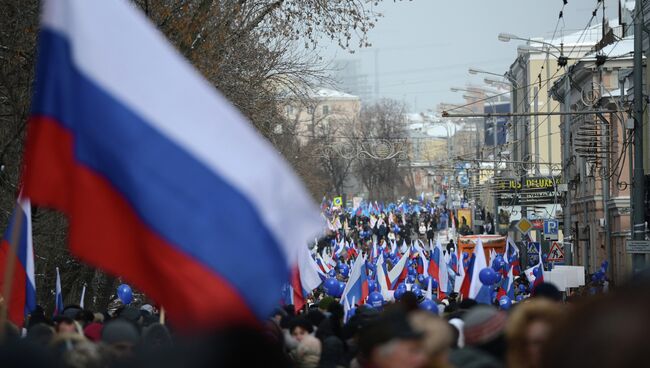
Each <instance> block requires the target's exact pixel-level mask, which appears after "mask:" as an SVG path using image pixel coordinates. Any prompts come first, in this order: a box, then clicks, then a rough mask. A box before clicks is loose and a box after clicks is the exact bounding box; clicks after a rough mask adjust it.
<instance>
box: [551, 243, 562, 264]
mask: <svg viewBox="0 0 650 368" xmlns="http://www.w3.org/2000/svg"><path fill="white" fill-rule="evenodd" d="M547 259H548V261H549V262H564V250H562V247H561V246H560V243H558V242H553V244H552V245H551V250H550V251H549V252H548V258H547Z"/></svg>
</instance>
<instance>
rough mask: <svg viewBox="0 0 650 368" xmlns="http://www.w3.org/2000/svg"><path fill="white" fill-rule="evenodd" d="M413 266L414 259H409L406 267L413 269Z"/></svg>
mask: <svg viewBox="0 0 650 368" xmlns="http://www.w3.org/2000/svg"><path fill="white" fill-rule="evenodd" d="M411 266H413V260H412V259H407V260H406V267H407V268H411Z"/></svg>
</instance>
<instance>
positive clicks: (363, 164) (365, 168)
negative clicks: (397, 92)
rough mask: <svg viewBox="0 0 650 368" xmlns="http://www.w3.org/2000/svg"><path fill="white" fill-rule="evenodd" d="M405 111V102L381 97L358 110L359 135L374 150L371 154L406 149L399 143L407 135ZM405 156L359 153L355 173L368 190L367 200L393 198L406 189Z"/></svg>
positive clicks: (384, 153) (362, 141)
mask: <svg viewBox="0 0 650 368" xmlns="http://www.w3.org/2000/svg"><path fill="white" fill-rule="evenodd" d="M405 112H406V109H405V107H404V104H402V103H399V102H396V101H393V100H381V101H379V102H377V103H375V104H373V105H370V106H367V107H365V108H364V109H362V110H361V116H360V119H359V123H360V124H359V137H360V139H361V143H362V144H365V145H366V147H367V148H366V149H367V150H370V151H374V153H375V154H374V155H373V156H380V157H381V156H384V157H388V156H390V152H386V151H387V150H404V151H406V147H404V146H402V145H400V143H402V142H403V141H404V140H405V137H406V125H405V124H406V122H405ZM370 153H371V154H372V153H373V152H370ZM405 156H406V155H396V156H394V157H392V158H390V159H377V157H372V156H371V155H365V157H363V156H362V158H361V159H360V160H359V162H358V164H357V168H356V172H357V174H358V175H359V177H360V179H361V181H362V182H363V184H364V185H365V187H366V189H367V190H368V196H369V198H368V199H370V200H393V199H395V196H396V195H398V194H399V193H405V192H406V191H407V190H408V188H409V186H408V185H405V178H406V177H407V175H406V172H405V170H404V168H403V166H400V159H404V158H405ZM406 166H408V165H406ZM408 176H410V175H408Z"/></svg>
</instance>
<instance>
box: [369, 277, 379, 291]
mask: <svg viewBox="0 0 650 368" xmlns="http://www.w3.org/2000/svg"><path fill="white" fill-rule="evenodd" d="M373 291H377V282H376V281H375V280H368V292H369V293H372V292H373Z"/></svg>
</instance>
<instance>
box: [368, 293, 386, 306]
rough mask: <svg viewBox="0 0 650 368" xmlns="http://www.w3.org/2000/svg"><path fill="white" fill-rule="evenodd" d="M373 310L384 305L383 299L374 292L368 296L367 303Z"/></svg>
mask: <svg viewBox="0 0 650 368" xmlns="http://www.w3.org/2000/svg"><path fill="white" fill-rule="evenodd" d="M367 303H368V304H369V305H370V306H372V307H373V308H381V307H382V306H383V305H384V297H383V296H382V295H381V293H379V292H377V291H375V292H372V293H370V295H368V302H367Z"/></svg>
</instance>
